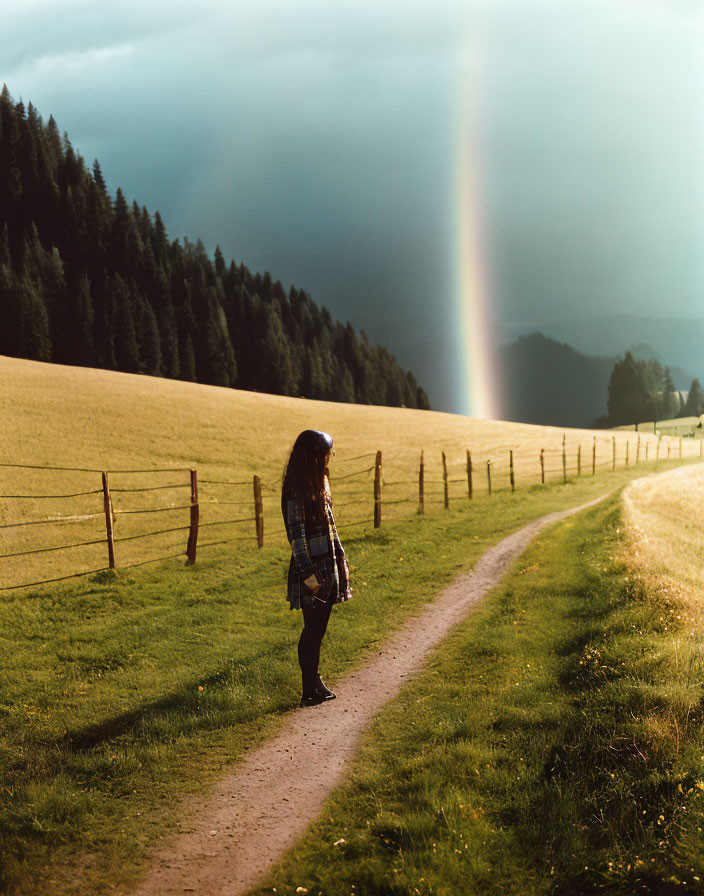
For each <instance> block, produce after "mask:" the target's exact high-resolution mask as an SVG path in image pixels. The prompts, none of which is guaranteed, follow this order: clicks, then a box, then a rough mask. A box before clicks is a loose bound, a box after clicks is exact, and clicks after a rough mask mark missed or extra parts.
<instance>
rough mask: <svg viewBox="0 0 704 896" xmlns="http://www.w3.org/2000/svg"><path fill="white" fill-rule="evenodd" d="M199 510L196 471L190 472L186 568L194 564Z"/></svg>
mask: <svg viewBox="0 0 704 896" xmlns="http://www.w3.org/2000/svg"><path fill="white" fill-rule="evenodd" d="M199 518H200V508H199V505H198V471H197V470H191V528H190V531H189V533H188V547H187V548H186V566H193V564H194V563H195V562H196V544H197V543H198V520H199Z"/></svg>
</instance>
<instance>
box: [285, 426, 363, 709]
mask: <svg viewBox="0 0 704 896" xmlns="http://www.w3.org/2000/svg"><path fill="white" fill-rule="evenodd" d="M334 454H335V449H334V448H333V443H332V436H331V435H329V434H328V433H326V432H320V431H319V430H317V429H306V430H304V431H303V432H302V433H301V434H300V435H299V436H298V438H297V439H296V441H295V443H294V445H293V448H292V450H291V455H290V457H289V459H288V463H287V464H286V469H285V471H284V476H283V484H282V488H281V511H282V513H283V515H284V524H285V526H286V534H287V535H288V540H289V541H290V543H291V562H290V564H289V567H288V595H287V599H288V601H289V603H290V605H291V609H292V610H297V609H301V610H302V611H303V631H302V632H301V637H300V640H299V642H298V662H299V664H300V666H301V677H302V679H303V696H302V697H301V706H315V705H316V704H318V703H322V702H323V701H325V700H334V698H335V694H333V692H332V691H331V690H330V689H329V688H327V687H326V686H325V684H324V683H323V679H322V678H321V677H320V675H319V673H318V661H319V659H320V644H321V642H322V640H323V636H324V635H325V630H326V628H327V625H328V619H329V618H330V611H331V610H332V606H333V604H338V603H340V602H341V601H343V600H349V598H350V597H352V593H351V591H350V585H349V579H350V576H349V568H348V566H347V559H346V557H345V552H344V550H343V549H342V545H341V544H340V539H339V537H338V535H337V529H336V527H335V518H334V516H333V512H332V494H331V493H330V482H329V480H328V462H329V460H330V456H331V455H334Z"/></svg>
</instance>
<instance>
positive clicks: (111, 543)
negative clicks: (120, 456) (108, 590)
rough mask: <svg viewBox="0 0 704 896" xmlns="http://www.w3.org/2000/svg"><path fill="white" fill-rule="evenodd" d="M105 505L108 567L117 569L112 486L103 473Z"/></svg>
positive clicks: (106, 475)
mask: <svg viewBox="0 0 704 896" xmlns="http://www.w3.org/2000/svg"><path fill="white" fill-rule="evenodd" d="M103 505H104V507H105V528H106V530H107V539H108V567H109V568H110V569H115V540H114V536H113V531H112V498H111V497H110V486H109V484H108V474H107V473H103Z"/></svg>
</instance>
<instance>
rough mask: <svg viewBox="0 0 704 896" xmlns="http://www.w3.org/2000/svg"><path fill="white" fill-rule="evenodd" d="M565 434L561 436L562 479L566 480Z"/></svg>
mask: <svg viewBox="0 0 704 896" xmlns="http://www.w3.org/2000/svg"><path fill="white" fill-rule="evenodd" d="M566 438H567V436H563V437H562V481H563V482H567V445H566V441H565V440H566Z"/></svg>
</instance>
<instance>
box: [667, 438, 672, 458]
mask: <svg viewBox="0 0 704 896" xmlns="http://www.w3.org/2000/svg"><path fill="white" fill-rule="evenodd" d="M670 448H672V440H668V442H667V459H668V460H669V459H670Z"/></svg>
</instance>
